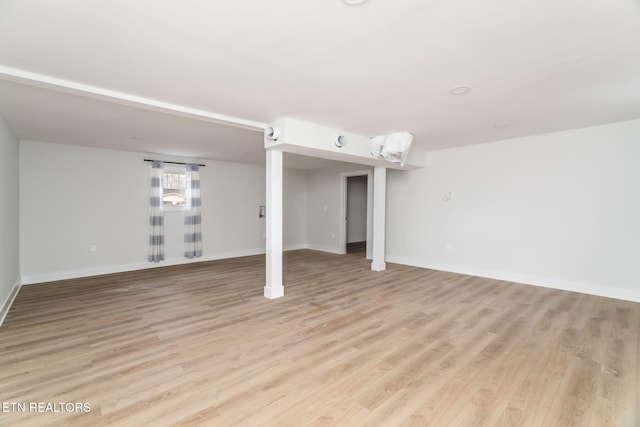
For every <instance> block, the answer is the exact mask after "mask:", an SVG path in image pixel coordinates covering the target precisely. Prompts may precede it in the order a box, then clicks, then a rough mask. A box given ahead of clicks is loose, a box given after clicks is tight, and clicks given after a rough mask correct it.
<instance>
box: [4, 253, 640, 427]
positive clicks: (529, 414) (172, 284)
mask: <svg viewBox="0 0 640 427" xmlns="http://www.w3.org/2000/svg"><path fill="white" fill-rule="evenodd" d="M284 265H285V271H284V279H285V293H286V296H285V297H284V298H280V299H278V300H267V299H265V298H264V297H263V296H262V292H263V289H262V287H263V283H264V257H262V256H254V257H246V258H237V259H230V260H223V261H215V262H206V263H198V264H191V265H188V266H177V267H166V268H160V269H152V270H145V271H139V272H132V273H121V274H114V275H109V276H99V277H93V278H85V279H75V280H67V281H61V282H55V283H47V284H40V285H31V286H25V287H23V288H22V290H21V291H20V293H19V295H18V297H17V298H16V301H15V303H14V305H13V307H12V309H11V311H10V312H9V314H8V316H7V319H6V320H5V323H4V325H3V326H2V328H0V401H2V402H3V412H2V413H0V425H3V426H8V425H11V426H14V425H15V426H38V427H42V426H112V425H114V426H140V425H150V426H172V425H203V426H218V425H219V426H306V425H312V426H422V425H433V426H589V427H596V426H637V425H640V424H639V423H638V413H639V388H638V381H639V379H640V370H639V369H638V366H639V365H640V351H639V350H640V342H639V340H638V335H639V333H638V331H639V329H640V316H639V310H640V304H637V303H632V302H627V301H619V300H614V299H608V298H601V297H595V296H588V295H583V294H577V293H571V292H564V291H558V290H553V289H545V288H538V287H533V286H526V285H519V284H513V283H507V282H500V281H496V280H489V279H482V278H476V277H471V276H464V275H457V274H452V273H444V272H438V271H433V270H426V269H419V268H413V267H407V266H400V265H394V264H387V266H388V269H387V270H386V271H384V272H371V271H370V269H369V262H368V261H366V260H364V259H362V258H361V257H360V256H359V255H333V254H326V253H320V252H313V251H308V250H303V251H293V252H288V253H285V258H284ZM31 402H36V403H37V402H41V403H43V404H46V403H52V404H59V403H60V402H70V403H75V402H78V403H88V404H89V405H90V411H89V412H79V411H74V412H72V413H71V412H70V413H67V412H58V413H53V412H50V411H49V412H47V411H46V407H45V406H43V407H42V408H41V409H43V411H41V412H30V411H29V404H30V403H31ZM17 403H24V404H26V410H25V411H24V412H22V411H20V410H14V411H13V412H11V411H7V410H8V409H10V408H9V406H7V405H10V404H17ZM54 409H55V408H54ZM62 409H64V408H62ZM52 410H53V409H52ZM58 410H60V408H59V407H58Z"/></svg>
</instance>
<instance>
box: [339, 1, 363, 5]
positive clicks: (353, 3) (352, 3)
mask: <svg viewBox="0 0 640 427" xmlns="http://www.w3.org/2000/svg"><path fill="white" fill-rule="evenodd" d="M366 2H367V0H342V3H344V4H346V5H349V6H360V5H362V4H365V3H366Z"/></svg>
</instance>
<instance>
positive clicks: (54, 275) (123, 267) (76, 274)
mask: <svg viewBox="0 0 640 427" xmlns="http://www.w3.org/2000/svg"><path fill="white" fill-rule="evenodd" d="M298 249H308V246H307V245H304V244H291V245H286V246H285V247H284V250H285V251H293V250H298ZM264 253H265V249H264V248H260V249H247V250H242V251H229V252H218V253H214V254H207V255H203V256H202V257H200V258H194V259H187V258H172V259H169V260H165V261H162V262H158V263H153V262H138V263H133V264H120V265H109V266H101V267H92V268H82V269H76V270H63V271H55V272H51V273H44V274H34V275H29V276H23V277H22V284H23V285H33V284H36V283H45V282H55V281H58V280H68V279H78V278H81V277H90V276H101V275H103V274H113V273H125V272H127V271H136V270H146V269H148V268H157V267H167V266H171V265H182V264H191V263H195V262H205V261H216V260H220V259H228V258H240V257H244V256H252V255H263V254H264Z"/></svg>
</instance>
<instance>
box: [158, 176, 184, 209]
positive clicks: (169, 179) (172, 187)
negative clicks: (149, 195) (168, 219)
mask: <svg viewBox="0 0 640 427" xmlns="http://www.w3.org/2000/svg"><path fill="white" fill-rule="evenodd" d="M186 188H187V175H186V173H184V172H175V171H168V172H167V171H165V172H163V174H162V190H163V194H162V204H163V205H164V206H185V202H186V194H185V190H186Z"/></svg>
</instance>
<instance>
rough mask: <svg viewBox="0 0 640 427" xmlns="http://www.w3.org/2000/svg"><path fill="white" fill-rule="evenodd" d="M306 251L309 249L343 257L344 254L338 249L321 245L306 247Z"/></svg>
mask: <svg viewBox="0 0 640 427" xmlns="http://www.w3.org/2000/svg"><path fill="white" fill-rule="evenodd" d="M306 247H307V249H311V250H314V251H320V252H329V253H332V254H338V255H344V254H345V252H344V251H343V250H340V248H334V247H331V246H323V245H306Z"/></svg>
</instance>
